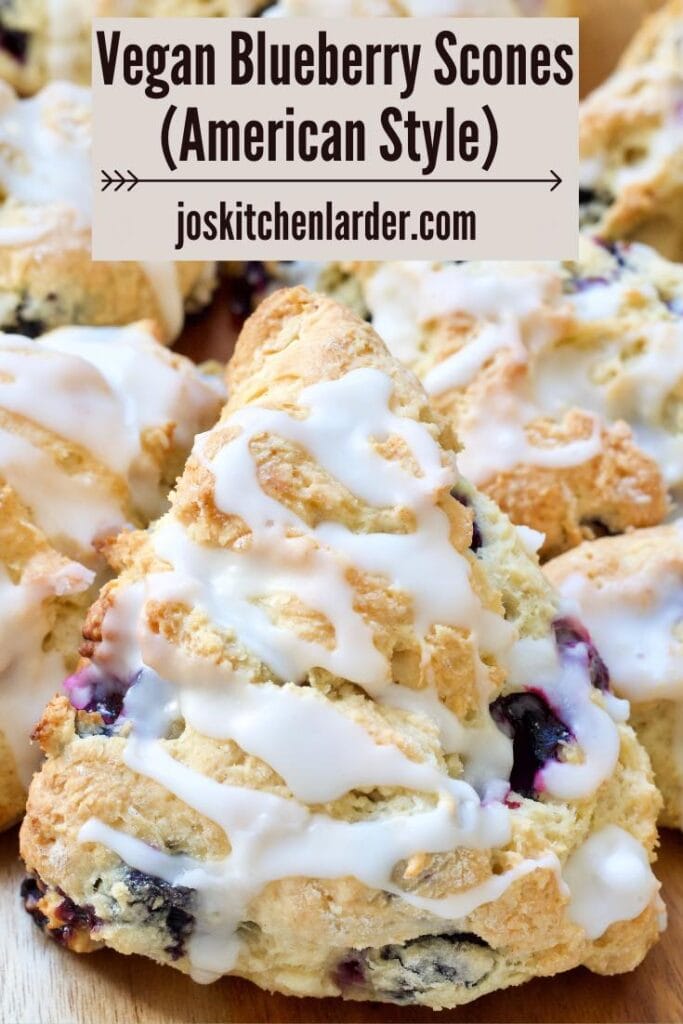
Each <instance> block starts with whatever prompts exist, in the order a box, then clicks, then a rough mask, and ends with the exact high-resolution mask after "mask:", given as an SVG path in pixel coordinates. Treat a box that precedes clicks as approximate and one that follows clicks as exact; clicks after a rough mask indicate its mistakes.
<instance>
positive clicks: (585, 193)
mask: <svg viewBox="0 0 683 1024" xmlns="http://www.w3.org/2000/svg"><path fill="white" fill-rule="evenodd" d="M597 198H598V194H597V192H595V190H594V189H592V188H580V189H579V203H580V205H581V206H588V205H589V203H594V202H595V201H596V199H597Z"/></svg>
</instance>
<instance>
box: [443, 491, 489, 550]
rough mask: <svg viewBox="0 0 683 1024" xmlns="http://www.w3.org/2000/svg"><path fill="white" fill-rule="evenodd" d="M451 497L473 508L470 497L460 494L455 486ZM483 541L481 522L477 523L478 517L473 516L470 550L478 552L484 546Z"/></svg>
mask: <svg viewBox="0 0 683 1024" xmlns="http://www.w3.org/2000/svg"><path fill="white" fill-rule="evenodd" d="M451 497H452V498H455V500H456V501H459V502H460V504H461V505H464V506H465V508H472V502H471V501H470V499H469V498H468V497H467V496H466V495H465V494H459V493H458V491H457V490H456V489H455V488H453V490H452V491H451ZM483 543H484V541H483V538H482V536H481V530H480V529H479V524H478V523H477V520H476V518H475V517H474V516H473V517H472V540H471V541H470V551H474V552H475V554H476V552H477V551H479V549H480V548H481V547H482V546H483Z"/></svg>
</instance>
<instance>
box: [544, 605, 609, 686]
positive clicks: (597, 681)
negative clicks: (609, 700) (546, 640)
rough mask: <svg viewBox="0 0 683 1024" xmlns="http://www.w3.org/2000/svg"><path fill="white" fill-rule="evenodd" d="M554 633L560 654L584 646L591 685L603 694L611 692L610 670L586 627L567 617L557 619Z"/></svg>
mask: <svg viewBox="0 0 683 1024" xmlns="http://www.w3.org/2000/svg"><path fill="white" fill-rule="evenodd" d="M553 631H554V633H555V642H556V644H557V646H558V648H559V650H560V654H562V652H563V651H564V652H566V651H568V650H570V651H574V650H576V648H577V647H578V646H579V645H581V644H583V646H584V647H585V649H586V658H587V659H588V674H589V676H590V681H591V685H592V686H594V687H595V688H596V689H597V690H602V691H603V692H604V691H605V690H609V670H608V668H607V665H605V663H604V661H603V660H602V658H601V657H600V655H599V653H598V650H597V648H596V646H595V644H594V643H593V641H592V640H591V637H590V633H589V632H588V630H587V629H586V628H585V626H583V625H582V624H581V623H580V622H579V621H578V620H577V619H573V618H571V617H570V616H565V617H564V618H561V619H555V621H554V622H553Z"/></svg>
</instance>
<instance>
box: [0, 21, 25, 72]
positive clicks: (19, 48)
mask: <svg viewBox="0 0 683 1024" xmlns="http://www.w3.org/2000/svg"><path fill="white" fill-rule="evenodd" d="M28 42H29V34H28V32H22V31H21V29H18V28H5V27H4V26H3V25H0V50H4V51H5V53H8V54H9V55H10V57H13V58H14V60H16V61H18V62H19V64H24V63H26V54H27V53H28Z"/></svg>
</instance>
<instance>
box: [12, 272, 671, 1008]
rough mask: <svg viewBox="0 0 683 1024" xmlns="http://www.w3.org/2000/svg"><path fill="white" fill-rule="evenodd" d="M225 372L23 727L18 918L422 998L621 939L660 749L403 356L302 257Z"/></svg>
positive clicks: (264, 981)
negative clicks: (649, 746) (310, 284)
mask: <svg viewBox="0 0 683 1024" xmlns="http://www.w3.org/2000/svg"><path fill="white" fill-rule="evenodd" d="M229 385H230V398H229V400H228V403H227V406H226V407H225V410H224V412H223V415H222V418H221V420H220V422H219V423H218V425H217V426H216V427H215V428H213V429H212V430H211V431H209V432H208V433H207V434H205V435H203V436H202V437H200V438H198V439H197V441H196V443H195V447H194V451H193V454H192V456H191V457H190V460H189V461H188V464H187V466H186V469H185V472H184V473H183V476H182V477H181V479H180V481H179V484H178V487H177V489H176V492H175V495H174V497H173V500H172V509H171V511H170V512H169V513H167V515H165V516H164V517H163V518H162V519H161V520H159V521H158V523H157V524H156V525H154V526H153V527H152V528H151V529H150V530H149V531H147V532H146V533H142V532H139V533H135V534H125V535H122V537H121V538H120V540H119V542H118V543H117V545H116V547H115V550H114V552H113V555H114V557H115V558H116V559H117V560H118V563H119V567H120V574H119V577H118V578H117V579H116V580H115V581H114V582H112V583H110V584H109V585H107V586H106V587H105V588H104V590H103V592H102V594H101V596H100V599H99V600H98V601H97V602H96V604H95V605H94V607H93V608H92V610H91V612H90V614H89V617H88V622H87V625H86V630H85V636H86V642H85V645H84V647H83V653H84V655H85V659H86V660H85V662H84V664H83V666H82V667H81V669H80V670H79V671H78V672H77V673H76V674H75V675H74V676H73V677H72V678H71V679H70V680H69V681H68V682H67V684H66V689H67V693H68V696H63V697H59V698H57V699H56V700H54V701H53V702H52V703H51V704H50V705H49V707H48V708H47V710H46V712H45V715H44V717H43V720H42V722H41V724H40V726H39V728H38V735H39V737H40V741H41V743H42V745H43V748H44V750H45V752H46V754H47V762H46V764H45V765H44V767H43V769H42V770H41V772H40V774H39V775H37V776H36V777H35V778H34V781H33V784H32V786H31V791H30V796H29V803H28V811H27V816H26V818H25V821H24V825H23V828H22V834H21V845H22V853H23V857H24V859H25V861H26V865H27V867H28V870H29V872H30V878H29V879H28V880H27V882H26V884H25V886H24V896H25V900H26V905H27V908H28V909H29V910H30V911H31V912H32V913H33V914H34V916H35V918H36V921H37V922H38V923H39V924H41V926H42V927H44V929H45V930H46V931H47V932H50V933H52V934H53V935H54V936H55V937H56V938H58V939H59V940H61V941H62V942H63V943H64V944H66V945H70V946H72V947H74V948H76V949H78V950H84V949H94V948H97V947H98V946H101V945H108V946H111V947H113V948H115V949H117V950H119V951H121V952H124V953H141V954H144V955H146V956H149V957H152V958H153V959H155V960H157V961H159V962H161V963H167V964H172V965H174V966H176V967H177V968H179V969H180V970H182V971H186V972H189V973H191V974H192V976H193V977H194V978H195V979H196V980H198V981H210V980H212V979H214V978H217V977H219V976H220V975H224V974H231V973H235V974H239V975H242V976H244V977H246V978H250V979H251V980H253V981H254V982H256V983H257V984H259V985H261V986H262V987H264V988H266V989H270V990H277V991H280V992H284V993H290V994H296V995H317V996H323V995H342V996H344V997H346V998H351V999H375V1000H384V1001H388V1002H394V1003H421V1004H424V1005H428V1006H431V1007H436V1008H438V1007H449V1006H454V1005H456V1004H459V1003H464V1002H468V1001H469V1000H472V999H474V998H476V997H477V996H479V995H481V994H483V993H485V992H490V991H492V990H493V989H497V988H501V987H505V986H508V985H516V984H519V983H521V982H523V981H524V980H525V979H527V978H530V977H532V976H535V975H549V974H554V973H556V972H558V971H562V970H566V969H568V968H571V967H574V966H576V965H578V964H585V965H587V966H588V967H590V968H592V969H593V970H596V971H599V972H604V973H612V972H618V971H624V970H630V969H632V968H633V967H635V966H636V965H637V964H638V963H639V961H640V960H641V959H642V957H643V956H644V955H645V953H646V951H647V950H648V948H649V947H650V946H651V945H652V944H653V943H654V942H655V940H656V938H657V935H658V932H659V928H660V924H661V903H660V899H659V895H658V883H657V881H656V879H655V878H654V876H653V874H652V871H651V868H650V861H651V859H652V857H653V851H654V847H655V843H656V831H655V819H656V815H657V810H658V804H659V797H658V794H657V792H656V790H655V788H654V786H653V783H652V778H651V772H650V768H649V763H648V761H647V758H646V756H645V754H644V752H643V751H642V749H641V748H640V746H639V745H638V743H637V741H636V739H635V736H634V734H633V732H632V730H631V729H630V728H629V727H628V726H626V725H624V724H623V723H622V721H621V719H622V717H623V707H622V706H621V704H620V703H619V702H618V701H617V700H616V699H615V698H614V697H613V696H612V695H611V694H609V693H608V692H607V691H606V690H605V689H604V683H603V680H602V678H601V677H600V675H599V673H597V671H596V667H597V665H598V660H597V659H598V655H597V652H596V651H595V649H594V648H593V647H591V646H590V645H588V644H584V643H582V642H580V641H579V640H577V639H576V638H575V637H573V636H570V635H569V634H568V633H567V630H566V628H565V626H564V625H563V623H562V622H561V621H559V622H558V621H557V618H556V616H557V611H556V604H555V601H554V598H553V593H552V591H551V589H550V587H549V585H548V583H547V581H546V580H545V579H544V577H543V576H542V574H541V572H540V570H539V569H538V566H537V564H536V562H535V561H534V559H533V558H532V557H530V556H529V555H528V554H527V552H526V550H525V548H524V546H523V544H522V542H521V541H520V538H519V536H518V533H517V531H516V529H515V528H514V527H513V526H511V524H510V523H509V521H508V520H507V519H506V518H505V517H504V516H503V515H501V513H499V512H498V511H497V509H496V508H495V507H494V506H493V505H492V503H491V502H490V501H489V500H488V499H486V498H483V497H481V496H480V495H479V494H478V493H477V492H476V491H475V490H474V489H473V488H472V487H471V486H470V485H469V484H467V483H466V482H465V480H464V479H462V478H461V477H460V476H459V474H458V472H457V469H456V465H455V448H456V443H455V439H454V437H453V435H452V433H451V431H450V429H449V427H448V426H447V424H446V423H445V421H444V420H442V419H441V418H440V417H439V416H438V415H437V414H435V413H434V412H433V411H432V410H431V409H430V406H429V404H428V401H427V398H426V396H425V393H424V391H423V390H422V389H421V387H420V386H419V384H418V382H417V379H416V378H415V377H414V376H413V374H412V373H410V372H409V371H408V370H406V369H405V368H404V367H403V366H402V365H401V364H400V363H398V362H397V361H396V360H395V359H393V358H392V357H390V356H389V354H388V352H387V350H386V348H385V347H384V345H383V343H382V342H381V341H380V339H379V337H378V336H377V334H376V333H375V332H374V330H373V328H372V327H371V326H370V325H368V324H367V323H364V322H363V321H361V320H360V319H358V318H357V317H356V316H355V315H353V314H352V313H351V312H349V311H348V310H347V309H345V308H344V307H342V306H339V305H337V304H336V303H335V302H333V301H332V300H330V299H329V298H326V297H323V296H319V295H312V294H310V293H308V292H307V291H306V290H304V289H301V288H299V289H292V290H283V291H281V292H279V293H277V294H276V295H275V296H273V297H272V298H270V299H269V300H267V301H266V302H265V303H264V304H263V305H262V306H261V307H260V308H259V309H258V311H257V312H256V313H255V315H254V316H253V317H252V318H251V319H250V320H249V321H248V323H247V324H246V326H245V328H244V330H243V332H242V335H241V338H240V340H239V343H238V346H237V350H236V354H235V356H234V359H233V361H232V363H231V366H230V372H229ZM615 868H616V870H615ZM65 925H66V927H65Z"/></svg>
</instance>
